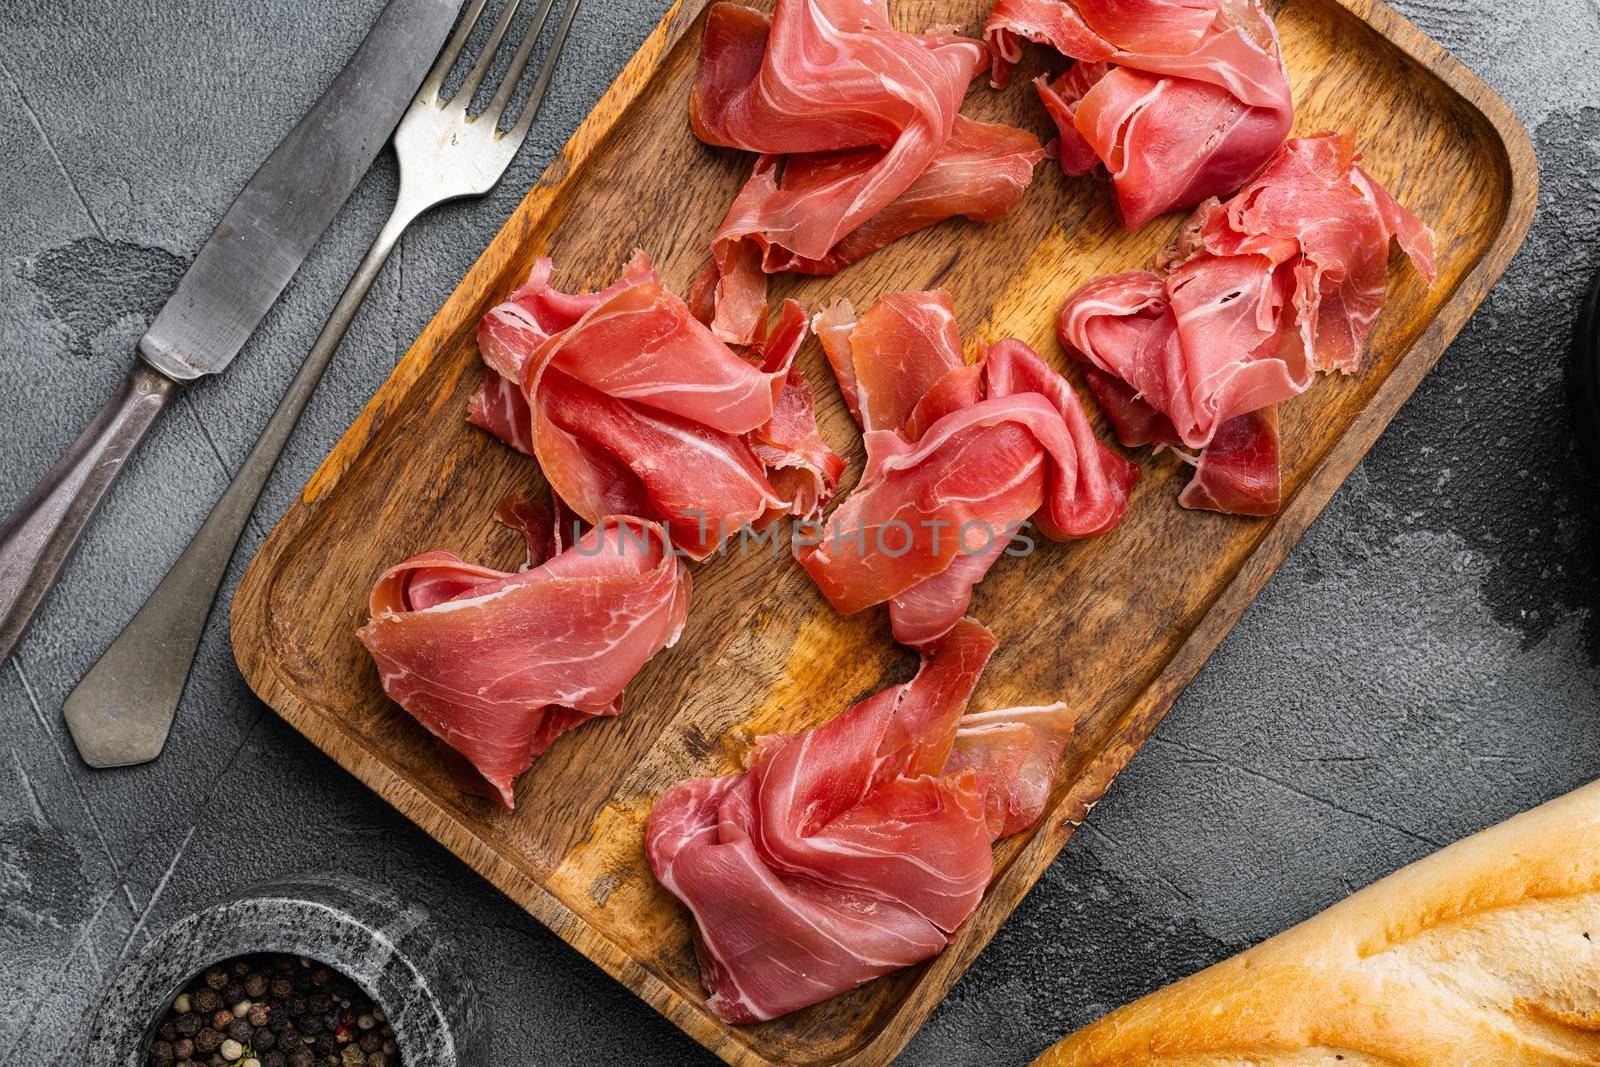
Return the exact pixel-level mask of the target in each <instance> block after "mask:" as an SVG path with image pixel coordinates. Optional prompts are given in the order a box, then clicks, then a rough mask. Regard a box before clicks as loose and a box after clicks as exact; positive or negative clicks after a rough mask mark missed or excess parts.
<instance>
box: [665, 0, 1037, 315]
mask: <svg viewBox="0 0 1600 1067" xmlns="http://www.w3.org/2000/svg"><path fill="white" fill-rule="evenodd" d="M985 56H986V49H985V48H984V46H983V44H982V43H981V42H978V41H973V40H968V39H966V38H962V37H956V36H953V35H950V34H947V33H943V32H934V33H927V34H911V33H902V32H900V31H898V30H896V29H895V28H894V27H893V26H892V25H891V24H890V21H889V16H888V11H887V7H886V5H885V3H884V0H777V4H776V6H775V8H774V11H773V14H772V15H771V16H770V17H768V16H767V15H765V14H763V13H761V12H758V11H754V10H752V9H750V8H747V7H743V6H740V5H737V4H730V3H718V4H714V5H713V6H712V7H711V10H710V12H709V13H708V15H707V17H706V29H705V35H704V38H703V40H702V44H701V53H700V69H699V74H698V77H697V79H696V81H695V87H694V93H693V96H692V98H691V101H690V109H689V114H690V121H691V122H692V124H693V126H694V130H695V133H696V134H697V135H698V136H699V137H700V139H701V140H703V141H705V142H706V143H707V144H713V145H720V146H724V147H729V148H739V149H744V150H745V151H750V152H758V153H760V154H761V158H760V159H759V160H758V161H757V163H756V166H755V170H754V172H753V173H752V174H751V176H750V179H749V180H748V181H747V182H746V183H745V186H744V188H743V189H742V190H741V191H740V193H739V195H738V197H737V198H736V199H735V201H734V204H733V206H732V208H731V209H730V210H729V212H728V215H727V217H726V218H725V219H724V220H723V223H722V225H721V226H720V227H719V228H718V231H717V234H716V237H715V239H714V240H713V244H712V257H711V262H710V263H709V264H708V265H707V268H706V271H705V272H704V273H703V274H702V275H701V278H700V281H699V282H698V283H697V286H696V288H697V291H698V292H699V293H700V294H702V299H697V300H696V301H695V304H696V306H697V307H700V306H702V305H709V306H711V307H713V308H714V314H713V316H712V318H711V323H712V327H713V329H714V330H715V331H716V333H717V335H718V336H719V337H721V338H723V339H724V340H727V341H729V342H732V343H737V344H744V343H748V342H749V341H750V340H751V339H752V338H753V337H754V335H755V333H756V331H757V329H758V325H759V321H760V316H761V313H762V309H763V308H764V307H765V294H766V282H765V275H766V274H771V273H776V272H779V271H800V272H804V273H808V274H831V273H833V272H835V271H838V270H840V269H842V268H843V267H845V266H846V265H848V264H850V263H852V262H854V261H855V260H857V259H860V258H861V257H862V256H865V255H867V254H868V253H870V252H872V251H874V250H876V249H878V248H881V247H882V246H884V245H885V244H888V243H889V242H890V241H893V240H896V239H897V238H900V237H903V236H905V235H906V234H909V233H912V232H915V231H916V230H920V229H923V228H924V227H927V226H931V225H933V224H935V223H937V222H940V221H942V220H944V219H948V218H953V217H956V216H965V217H967V218H971V219H976V220H980V221H985V220H990V219H994V218H997V217H999V216H1000V215H1003V214H1005V213H1006V212H1007V211H1009V210H1011V209H1012V208H1013V207H1015V206H1016V204H1017V203H1018V201H1020V200H1021V198H1022V194H1023V192H1024V190H1025V189H1026V188H1027V185H1028V182H1029V181H1030V180H1031V179H1032V176H1033V167H1034V164H1036V163H1037V162H1038V161H1039V160H1040V159H1042V158H1043V155H1044V152H1043V150H1042V149H1041V148H1040V146H1039V142H1038V140H1037V139H1036V138H1035V137H1034V136H1033V135H1032V134H1030V133H1027V132H1025V131H1023V130H1018V129H1015V128H1013V127H1010V126H1003V125H998V124H993V123H980V122H973V121H971V120H968V119H964V118H962V117H961V116H959V115H958V114H957V113H956V112H957V110H958V109H959V108H960V106H961V100H962V97H963V96H964V95H965V93H966V89H967V85H968V83H969V82H971V81H972V79H973V78H974V77H975V76H977V74H978V73H980V72H981V70H982V69H983V66H984V60H985Z"/></svg>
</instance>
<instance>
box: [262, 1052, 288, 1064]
mask: <svg viewBox="0 0 1600 1067" xmlns="http://www.w3.org/2000/svg"><path fill="white" fill-rule="evenodd" d="M261 1067H289V1057H287V1056H285V1055H284V1054H283V1053H281V1052H268V1053H267V1054H266V1055H265V1056H262V1057H261Z"/></svg>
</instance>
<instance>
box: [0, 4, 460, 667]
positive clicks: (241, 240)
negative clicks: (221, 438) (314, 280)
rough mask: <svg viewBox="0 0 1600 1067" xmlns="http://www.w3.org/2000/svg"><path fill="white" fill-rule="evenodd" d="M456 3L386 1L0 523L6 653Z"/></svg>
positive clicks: (328, 198)
mask: <svg viewBox="0 0 1600 1067" xmlns="http://www.w3.org/2000/svg"><path fill="white" fill-rule="evenodd" d="M459 4H460V0H391V2H390V3H389V5H388V7H386V8H385V9H384V11H383V14H382V15H380V16H379V18H378V21H377V23H376V24H375V25H374V26H373V27H372V30H371V32H370V33H368V34H367V37H366V39H365V40H364V41H362V42H361V47H360V48H359V49H358V50H357V51H356V54H355V55H354V56H353V57H352V58H351V60H350V62H349V63H348V64H346V65H345V68H344V69H343V70H342V71H340V73H339V76H338V77H337V78H336V79H335V80H334V82H333V84H332V85H330V86H329V87H328V90H327V91H326V92H325V93H323V94H322V97H321V98H320V99H318V100H317V102H316V104H315V105H313V106H312V108H311V110H310V111H308V112H307V113H306V115H305V117H304V118H302V119H301V120H300V121H299V123H297V124H296V125H295V127H294V129H293V130H291V131H290V132H289V134H288V136H286V137H285V138H284V139H283V141H282V143H280V144H279V145H278V147H277V148H276V149H274V150H273V152H272V155H271V156H269V157H268V158H267V161H266V162H265V163H263V164H262V165H261V168H260V169H259V170H257V171H256V173H255V174H254V175H253V176H252V177H251V179H250V181H249V182H248V183H247V184H246V185H245V187H244V190H243V191H242V192H241V193H240V194H239V196H238V198H237V199H236V200H234V202H233V204H232V205H231V206H230V207H229V208H228V210H227V212H226V213H225V214H224V215H223V216H222V221H221V222H220V223H218V224H217V228H216V230H215V231H213V233H212V234H211V237H210V238H209V239H208V240H207V241H206V243H205V245H204V246H203V247H202V248H201V249H200V252H199V254H198V255H196V256H195V259H194V262H193V263H192V264H190V265H189V269H188V270H187V271H186V272H185V273H184V275H183V278H182V279H181V280H179V282H178V288H177V289H176V290H175V291H174V292H173V294H172V296H171V297H170V298H169V299H168V300H167V302H166V304H165V306H163V307H162V309H161V311H160V313H159V314H157V315H156V318H155V321H154V322H153V323H151V324H150V328H149V330H147V331H146V332H145V335H144V336H143V337H142V338H140V340H139V345H138V360H137V361H136V362H135V363H134V366H133V369H132V370H131V371H129V373H128V376H127V378H126V379H124V381H123V383H122V386H121V388H120V389H119V390H118V391H117V394H116V395H115V396H114V397H112V399H111V402H110V403H109V404H107V405H106V407H105V409H104V410H102V411H101V412H100V414H99V416H97V417H96V418H95V420H94V421H93V422H92V423H91V424H90V425H89V428H88V429H86V430H84V431H83V433H82V434H81V435H80V436H79V437H78V439H77V440H76V441H75V442H73V444H72V447H71V448H70V449H68V450H67V454H66V455H65V456H63V457H62V458H61V460H60V461H59V462H58V463H57V464H56V465H55V467H54V468H52V469H51V470H50V472H49V473H48V474H46V475H45V477H44V479H43V481H41V482H40V483H39V485H38V486H37V487H36V488H35V489H34V490H33V492H32V493H30V494H29V495H28V496H27V498H26V499H24V500H23V501H22V503H21V504H19V505H18V506H17V509H16V510H15V511H14V512H12V513H11V515H10V516H9V517H7V518H6V520H5V521H4V522H3V523H0V662H3V661H4V660H5V659H6V658H7V657H9V656H10V655H11V652H12V650H13V649H14V648H15V647H16V645H17V642H18V641H20V640H21V638H22V634H23V631H24V630H26V629H27V626H28V623H29V622H30V621H31V620H32V618H33V615H34V612H35V611H36V610H37V609H38V607H39V605H40V603H41V602H42V601H43V600H44V597H45V594H47V593H48V592H49V591H50V588H51V586H53V585H54V584H55V580H56V578H57V576H58V575H59V574H60V573H61V569H62V568H63V567H64V566H65V565H66V563H67V560H68V559H69V558H70V557H71V555H72V552H73V549H75V548H76V547H77V544H78V541H79V539H80V538H81V537H82V535H83V531H84V528H85V527H86V526H87V525H88V522H89V519H90V518H91V517H92V516H93V515H94V512H95V509H96V508H97V507H99V504H100V501H101V499H102V498H103V497H104V496H105V494H106V490H108V489H109V488H110V487H111V484H112V482H114V481H115V480H116V477H117V474H118V473H119V472H120V471H121V469H122V466H123V463H124V462H125V461H126V460H127V458H128V456H129V455H131V454H132V452H133V450H134V449H135V448H136V447H137V446H138V444H139V442H140V440H141V439H143V437H144V435H145V433H146V432H148V431H149V429H150V427H151V426H152V425H153V424H154V423H155V420H156V417H157V416H158V415H160V414H161V412H162V410H163V409H164V408H165V407H166V406H167V403H168V401H170V400H171V399H172V397H173V396H174V395H175V394H176V391H177V389H178V386H180V385H181V384H182V383H184V382H187V381H190V380H192V379H195V378H198V377H201V376H202V375H206V374H216V373H217V372H219V371H221V370H222V369H223V368H225V367H226V366H227V365H228V364H229V363H230V362H231V361H232V360H233V357H234V356H236V355H238V353H239V350H240V349H241V348H243V347H244V343H245V341H247V340H248V339H249V337H250V335H251V334H252V333H254V332H255V328H256V326H257V324H258V323H260V321H261V318H262V316H264V315H265V314H266V312H267V309H268V308H270V307H271V306H272V305H273V304H274V303H275V302H276V301H277V299H278V296H279V294H280V293H282V292H283V288H284V286H285V285H287V284H288V283H289V279H290V278H291V277H292V276H293V275H294V272H295V271H296V270H298V269H299V267H300V264H301V262H302V261H304V259H305V257H306V256H307V254H309V253H310V251H311V249H312V247H313V246H315V245H316V243H317V240H318V238H320V237H321V236H322V233H323V231H324V230H326V229H327V228H328V224H329V223H330V222H332V221H333V217H334V216H335V215H336V214H338V211H339V208H340V207H342V206H343V205H344V202H345V200H346V199H348V198H349V196H350V193H351V191H353V190H354V189H355V187H356V184H357V183H358V182H360V180H361V178H362V176H363V175H364V174H366V172H367V170H368V168H369V167H371V165H372V161H373V159H375V158H376V157H377V154H378V151H379V150H380V149H381V148H382V147H383V143H384V141H385V140H386V139H387V138H388V136H389V131H390V130H392V129H394V125H395V123H396V122H397V121H398V120H399V118H400V115H401V112H402V111H403V110H404V108H405V105H406V101H407V100H408V99H410V97H411V95H412V94H413V93H414V92H415V91H416V87H417V84H418V83H419V82H421V81H422V79H423V76H424V74H425V73H426V72H427V70H428V65H429V61H430V60H431V59H432V58H433V57H434V56H435V55H437V54H438V51H439V45H440V44H441V43H442V42H443V41H444V39H445V36H446V35H447V34H448V33H449V32H450V26H451V24H452V23H453V22H454V21H455V15H456V11H457V8H458V6H459Z"/></svg>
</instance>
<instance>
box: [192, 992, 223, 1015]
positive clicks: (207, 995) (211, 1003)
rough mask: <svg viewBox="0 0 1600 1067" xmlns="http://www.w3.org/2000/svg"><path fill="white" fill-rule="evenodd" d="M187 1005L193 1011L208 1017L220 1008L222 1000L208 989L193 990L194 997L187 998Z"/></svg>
mask: <svg viewBox="0 0 1600 1067" xmlns="http://www.w3.org/2000/svg"><path fill="white" fill-rule="evenodd" d="M189 1003H190V1005H191V1006H192V1007H193V1008H194V1010H195V1011H197V1012H203V1013H205V1014H206V1015H210V1014H211V1013H212V1012H214V1011H216V1010H217V1009H218V1008H220V1007H222V998H221V997H219V996H217V993H216V990H214V989H211V988H209V987H208V988H205V989H197V990H195V992H194V996H192V997H190V998H189Z"/></svg>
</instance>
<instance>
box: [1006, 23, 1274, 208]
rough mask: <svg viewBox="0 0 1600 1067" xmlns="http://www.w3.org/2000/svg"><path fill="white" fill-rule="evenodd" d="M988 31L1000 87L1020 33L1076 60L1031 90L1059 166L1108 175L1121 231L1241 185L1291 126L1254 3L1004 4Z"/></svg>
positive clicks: (1268, 29)
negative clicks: (1051, 131)
mask: <svg viewBox="0 0 1600 1067" xmlns="http://www.w3.org/2000/svg"><path fill="white" fill-rule="evenodd" d="M984 34H985V36H986V38H987V39H988V40H989V42H990V44H991V47H992V49H993V53H994V67H993V71H992V77H993V79H994V81H995V83H996V84H1004V83H1005V82H1006V81H1007V80H1009V78H1010V76H1011V69H1012V67H1013V66H1014V65H1015V63H1016V61H1017V59H1018V58H1020V44H1019V40H1020V38H1022V37H1027V38H1031V39H1033V40H1036V41H1040V42H1042V43H1046V44H1049V45H1051V46H1053V47H1054V48H1055V49H1056V50H1057V51H1059V52H1061V53H1063V54H1065V55H1068V56H1071V57H1072V58H1074V59H1076V60H1077V61H1078V62H1076V63H1074V64H1073V65H1072V66H1071V67H1069V68H1068V69H1067V71H1066V72H1065V73H1064V74H1062V75H1061V76H1060V77H1058V78H1056V79H1055V80H1054V81H1051V80H1050V79H1048V78H1045V77H1042V76H1041V77H1040V78H1038V79H1036V80H1035V82H1034V85H1035V88H1036V89H1037V90H1038V92H1039V97H1040V99H1041V100H1042V101H1043V103H1044V106H1045V110H1046V111H1047V112H1048V113H1049V115H1050V117H1051V118H1052V119H1053V120H1054V121H1055V124H1056V127H1057V131H1058V134H1059V137H1058V140H1057V150H1056V155H1057V158H1058V159H1059V160H1060V162H1061V165H1062V168H1063V169H1065V170H1066V171H1067V173H1069V174H1074V175H1079V174H1086V173H1088V172H1089V171H1090V170H1091V169H1094V168H1095V167H1097V166H1100V167H1104V169H1105V171H1106V172H1107V173H1108V174H1109V175H1110V177H1111V182H1112V186H1113V188H1114V189H1115V192H1116V197H1117V210H1118V213H1119V214H1120V215H1121V217H1122V221H1123V224H1124V225H1125V226H1127V227H1128V228H1129V229H1134V228H1137V227H1139V226H1142V225H1144V224H1145V223H1146V222H1148V221H1150V220H1151V219H1153V218H1155V217H1156V216H1157V215H1161V214H1164V213H1165V212H1168V211H1174V210H1178V209H1180V208H1187V207H1192V206H1194V205H1195V204H1198V203H1200V202H1201V201H1202V200H1204V199H1206V198H1207V197H1210V196H1221V195H1226V194H1228V193H1230V192H1232V191H1233V190H1234V189H1237V188H1238V187H1239V186H1240V184H1241V183H1243V182H1244V181H1245V179H1247V178H1248V177H1250V175H1251V174H1253V173H1254V172H1255V171H1256V170H1257V168H1259V167H1260V166H1261V164H1262V163H1263V162H1265V161H1266V160H1267V158H1268V157H1270V156H1271V155H1272V153H1273V151H1274V150H1275V149H1276V148H1277V147H1278V145H1279V144H1281V143H1282V142H1283V139H1284V137H1285V136H1287V135H1288V133H1289V127H1290V124H1291V122H1292V120H1293V104H1292V101H1291V99H1290V94H1289V79H1288V74H1287V72H1286V71H1285V69H1284V66H1283V58H1282V55H1281V53H1280V50H1279V47H1278V38H1277V31H1276V30H1275V29H1274V27H1273V25H1272V21H1271V20H1270V19H1269V18H1268V17H1267V16H1266V14H1265V12H1264V11H1263V10H1262V8H1261V5H1260V4H1259V3H1258V2H1257V0H1110V2H1107V0H1070V2H1069V0H999V2H998V3H996V5H995V8H994V11H993V13H992V14H991V15H990V17H989V21H988V22H987V23H986V24H985V27H984Z"/></svg>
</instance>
